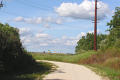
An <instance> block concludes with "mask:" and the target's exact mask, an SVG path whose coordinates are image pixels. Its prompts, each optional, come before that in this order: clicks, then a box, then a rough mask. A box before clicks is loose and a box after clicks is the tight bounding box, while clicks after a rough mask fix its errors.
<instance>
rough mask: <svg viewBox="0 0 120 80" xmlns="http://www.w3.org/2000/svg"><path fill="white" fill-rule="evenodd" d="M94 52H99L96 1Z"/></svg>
mask: <svg viewBox="0 0 120 80" xmlns="http://www.w3.org/2000/svg"><path fill="white" fill-rule="evenodd" d="M94 50H95V51H97V0H95V23H94Z"/></svg>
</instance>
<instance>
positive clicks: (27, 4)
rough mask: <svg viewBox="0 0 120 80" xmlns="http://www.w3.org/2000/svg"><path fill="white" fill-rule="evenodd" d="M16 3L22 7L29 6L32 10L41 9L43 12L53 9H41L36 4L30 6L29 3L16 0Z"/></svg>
mask: <svg viewBox="0 0 120 80" xmlns="http://www.w3.org/2000/svg"><path fill="white" fill-rule="evenodd" d="M15 1H16V2H18V3H20V4H22V5H26V6H29V7H32V8H36V9H39V10H42V11H48V10H50V9H51V8H44V7H40V6H36V4H33V3H32V4H30V3H28V2H25V1H22V0H15Z"/></svg>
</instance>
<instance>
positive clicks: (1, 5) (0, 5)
mask: <svg viewBox="0 0 120 80" xmlns="http://www.w3.org/2000/svg"><path fill="white" fill-rule="evenodd" d="M1 7H3V0H2V1H1V3H0V8H1Z"/></svg>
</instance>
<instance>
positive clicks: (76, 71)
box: [43, 61, 106, 80]
mask: <svg viewBox="0 0 120 80" xmlns="http://www.w3.org/2000/svg"><path fill="white" fill-rule="evenodd" d="M45 62H50V63H53V64H55V65H57V66H58V68H57V70H56V71H55V72H52V73H50V74H48V75H46V76H45V78H44V79H43V80H106V79H103V78H102V77H101V76H99V75H97V74H96V73H95V72H93V71H91V70H90V69H88V68H86V67H85V66H82V65H77V64H70V63H64V62H55V61H45Z"/></svg>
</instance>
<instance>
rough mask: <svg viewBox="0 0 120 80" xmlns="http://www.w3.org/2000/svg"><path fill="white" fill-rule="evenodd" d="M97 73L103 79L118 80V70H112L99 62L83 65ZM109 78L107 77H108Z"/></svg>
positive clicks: (119, 76) (119, 78) (119, 79)
mask: <svg viewBox="0 0 120 80" xmlns="http://www.w3.org/2000/svg"><path fill="white" fill-rule="evenodd" d="M85 66H86V67H88V68H90V69H91V70H93V71H94V72H96V73H97V74H99V75H101V76H103V77H104V78H105V80H120V70H114V69H112V68H109V67H104V66H101V65H99V64H94V65H93V64H92V65H85ZM108 78H109V79H108Z"/></svg>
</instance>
